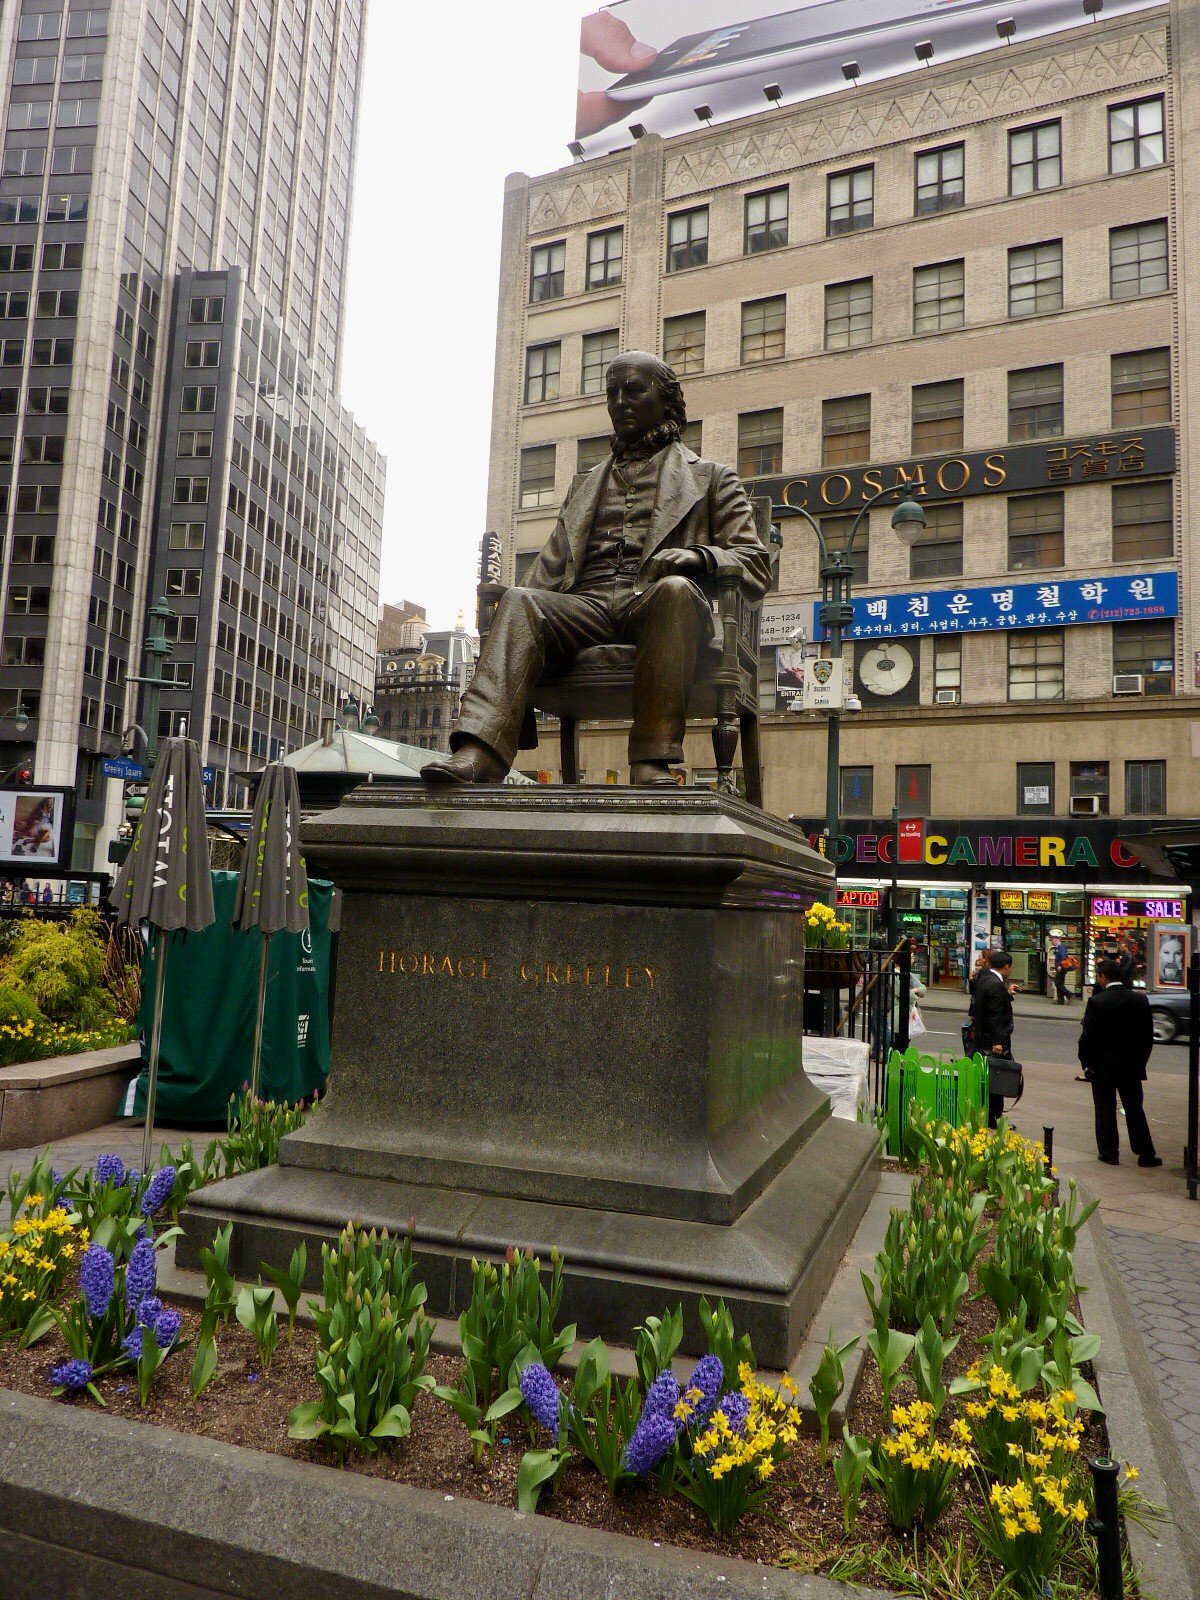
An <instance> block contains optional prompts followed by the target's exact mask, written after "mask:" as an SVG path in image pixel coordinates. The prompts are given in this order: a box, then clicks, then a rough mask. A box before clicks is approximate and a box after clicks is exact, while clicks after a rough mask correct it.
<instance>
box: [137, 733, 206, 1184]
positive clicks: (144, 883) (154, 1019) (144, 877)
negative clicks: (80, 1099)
mask: <svg viewBox="0 0 1200 1600" xmlns="http://www.w3.org/2000/svg"><path fill="white" fill-rule="evenodd" d="M112 903H113V905H114V906H115V907H116V911H117V918H118V920H119V921H120V922H125V923H128V924H130V925H131V926H134V927H137V926H140V925H141V924H142V923H143V922H147V923H149V924H150V926H151V927H152V928H154V929H155V930H156V931H157V937H156V940H155V961H156V966H155V975H154V1007H153V1011H152V1014H151V1027H150V1063H149V1071H148V1078H147V1083H146V1126H145V1132H144V1134H143V1136H142V1171H143V1172H145V1171H147V1170H148V1169H149V1167H150V1161H151V1150H152V1146H153V1142H154V1099H155V1095H156V1093H157V1091H158V1058H159V1051H160V1048H161V1045H162V1013H163V990H164V987H165V984H166V976H167V951H168V948H169V945H170V940H171V936H172V935H173V934H176V933H180V932H183V933H199V932H200V931H201V929H203V928H208V927H211V925H212V923H213V922H214V921H215V918H216V913H215V912H214V910H213V893H212V878H211V876H210V874H209V865H208V837H207V831H206V828H205V822H204V780H203V776H202V774H201V771H200V753H199V751H198V750H197V748H196V745H195V743H194V741H193V740H191V739H164V740H163V742H162V743H161V744H160V745H159V748H158V760H157V761H156V763H155V767H154V776H153V777H152V778H151V780H150V787H149V789H148V790H147V793H146V803H145V806H144V807H143V809H142V815H141V819H140V821H139V822H138V825H137V832H136V833H135V834H134V837H133V845H132V847H131V849H130V851H129V854H128V855H127V856H126V858H125V860H124V862H123V863H122V865H121V869H120V871H119V872H118V873H117V880H116V883H115V884H114V886H113V892H112Z"/></svg>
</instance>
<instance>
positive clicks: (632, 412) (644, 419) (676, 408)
mask: <svg viewBox="0 0 1200 1600" xmlns="http://www.w3.org/2000/svg"><path fill="white" fill-rule="evenodd" d="M605 386H606V389H607V393H608V415H609V417H610V419H611V421H612V425H613V433H614V435H615V436H616V439H617V441H618V442H619V443H620V444H622V445H637V444H642V443H646V442H649V443H652V444H654V446H655V448H656V449H661V448H662V447H663V446H664V445H668V444H673V443H674V442H675V441H676V440H677V439H678V438H679V436H680V434H681V433H682V432H683V430H684V428H685V426H686V425H687V407H686V406H685V404H684V400H683V388H682V386H681V385H680V382H679V379H678V378H677V377H676V376H675V374H674V373H673V372H672V371H671V369H670V367H669V366H668V365H667V364H666V362H665V361H660V360H659V358H658V357H657V356H652V355H649V354H648V353H647V352H646V351H644V350H629V351H627V352H626V353H625V354H624V355H620V356H618V357H617V359H616V360H615V361H614V362H613V364H612V366H611V367H609V369H608V373H607V376H606V378H605Z"/></svg>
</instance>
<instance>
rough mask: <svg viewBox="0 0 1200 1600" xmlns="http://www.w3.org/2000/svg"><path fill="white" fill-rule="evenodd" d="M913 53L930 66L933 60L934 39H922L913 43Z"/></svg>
mask: <svg viewBox="0 0 1200 1600" xmlns="http://www.w3.org/2000/svg"><path fill="white" fill-rule="evenodd" d="M913 54H914V55H915V56H916V58H917V60H918V61H920V62H923V63H924V65H925V66H928V65H929V63H930V62H931V61H932V60H933V40H932V39H922V40H920V41H919V43H917V44H915V45H913Z"/></svg>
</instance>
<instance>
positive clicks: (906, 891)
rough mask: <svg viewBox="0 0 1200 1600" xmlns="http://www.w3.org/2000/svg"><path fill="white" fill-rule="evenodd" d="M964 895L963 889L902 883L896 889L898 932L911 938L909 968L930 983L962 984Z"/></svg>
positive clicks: (958, 986)
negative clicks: (904, 885) (897, 890)
mask: <svg viewBox="0 0 1200 1600" xmlns="http://www.w3.org/2000/svg"><path fill="white" fill-rule="evenodd" d="M967 898H968V891H967V890H966V889H951V888H947V889H942V888H937V887H928V888H908V887H902V888H901V889H900V891H899V894H898V896H897V901H898V904H899V906H900V907H901V908H902V909H901V911H900V914H899V917H898V919H897V921H898V928H899V932H901V933H907V934H909V935H910V936H911V938H912V939H913V940H914V941H915V948H914V950H913V971H914V972H915V973H917V975H918V976H919V977H920V979H921V982H922V983H925V984H928V985H929V986H930V987H940V986H945V987H948V988H953V989H963V988H965V987H966V981H967V968H968V965H969V963H968V960H967V950H968V945H967Z"/></svg>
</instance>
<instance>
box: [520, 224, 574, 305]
mask: <svg viewBox="0 0 1200 1600" xmlns="http://www.w3.org/2000/svg"><path fill="white" fill-rule="evenodd" d="M566 267H567V246H566V243H565V242H564V241H563V240H562V239H559V240H557V241H556V242H555V243H554V244H539V245H536V246H535V247H534V248H533V249H532V250H531V251H530V253H529V299H530V302H531V303H532V304H533V305H536V304H537V303H538V302H539V301H540V300H558V299H560V298H561V297H562V292H563V279H564V276H565V274H566Z"/></svg>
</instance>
